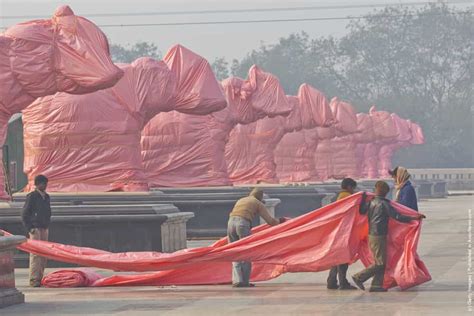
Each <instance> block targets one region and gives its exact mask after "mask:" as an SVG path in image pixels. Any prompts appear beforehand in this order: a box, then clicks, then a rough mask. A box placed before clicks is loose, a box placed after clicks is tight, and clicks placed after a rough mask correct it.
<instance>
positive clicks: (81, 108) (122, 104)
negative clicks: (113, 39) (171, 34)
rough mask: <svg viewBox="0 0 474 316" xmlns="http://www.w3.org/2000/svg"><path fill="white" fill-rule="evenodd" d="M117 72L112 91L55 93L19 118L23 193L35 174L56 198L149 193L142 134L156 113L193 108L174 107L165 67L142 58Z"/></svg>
mask: <svg viewBox="0 0 474 316" xmlns="http://www.w3.org/2000/svg"><path fill="white" fill-rule="evenodd" d="M119 66H120V67H121V68H122V69H123V71H124V73H125V75H124V76H123V77H122V79H121V80H120V81H119V82H118V83H117V84H116V85H115V86H114V87H112V88H109V89H107V90H101V91H97V92H95V93H91V94H87V95H72V94H67V93H57V94H55V95H54V96H49V97H44V98H39V99H37V100H36V101H35V102H34V103H33V104H31V105H30V106H29V107H28V108H27V109H26V110H24V111H23V124H24V142H25V163H24V165H25V168H24V171H25V173H26V174H27V175H28V180H29V187H28V188H27V190H29V189H31V188H32V187H33V186H34V177H35V176H36V175H38V174H44V175H46V176H47V177H48V178H49V180H50V182H49V187H48V189H49V190H50V191H56V192H74V191H87V192H94V191H99V192H100V191H102V192H103V191H147V190H148V184H147V177H146V176H145V174H144V172H143V167H142V160H141V146H140V138H141V131H142V129H143V127H144V126H145V124H146V123H147V122H148V121H149V120H150V119H151V118H152V117H153V116H155V115H156V114H157V113H160V112H163V111H171V110H178V111H179V110H181V107H180V106H182V107H183V108H184V109H185V110H186V111H191V110H192V108H190V107H189V106H188V105H180V106H178V105H177V104H175V102H174V100H175V97H176V77H175V75H174V73H173V72H171V71H170V70H169V69H168V67H167V65H166V64H165V63H164V62H162V61H156V60H154V59H151V58H140V59H137V60H136V61H134V62H133V63H132V64H130V65H126V64H122V65H119ZM196 106H197V107H198V109H197V112H198V113H200V111H201V110H200V109H199V104H196ZM208 108H209V109H211V107H208ZM217 109H220V108H217Z"/></svg>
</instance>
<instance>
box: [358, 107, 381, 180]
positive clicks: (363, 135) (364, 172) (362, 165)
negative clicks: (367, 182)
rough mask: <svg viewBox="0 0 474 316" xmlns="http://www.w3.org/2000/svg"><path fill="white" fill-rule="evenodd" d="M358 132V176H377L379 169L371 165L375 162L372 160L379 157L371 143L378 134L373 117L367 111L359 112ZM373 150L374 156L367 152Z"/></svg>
mask: <svg viewBox="0 0 474 316" xmlns="http://www.w3.org/2000/svg"><path fill="white" fill-rule="evenodd" d="M357 126H358V133H357V134H355V135H354V140H355V142H356V156H355V158H356V162H357V175H358V178H375V177H374V175H376V174H377V170H376V169H374V170H371V169H370V166H373V165H374V164H373V163H372V162H371V161H368V160H371V159H372V160H373V159H377V155H376V154H375V148H371V147H370V146H371V144H372V143H373V142H375V140H376V136H375V131H374V123H373V121H372V117H371V116H370V115H369V114H366V113H357ZM371 149H372V150H373V152H374V154H373V156H371V155H369V154H368V153H367V154H366V153H365V151H366V150H367V151H370V150H371Z"/></svg>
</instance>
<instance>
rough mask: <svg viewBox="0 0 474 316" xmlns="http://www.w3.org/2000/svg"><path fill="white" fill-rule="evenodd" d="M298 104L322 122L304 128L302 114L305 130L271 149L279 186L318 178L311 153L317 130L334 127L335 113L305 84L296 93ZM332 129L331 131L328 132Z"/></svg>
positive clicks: (286, 136)
mask: <svg viewBox="0 0 474 316" xmlns="http://www.w3.org/2000/svg"><path fill="white" fill-rule="evenodd" d="M298 98H299V100H300V103H301V104H302V105H303V104H309V105H311V106H308V108H310V109H312V110H311V112H312V113H319V115H321V117H322V119H319V120H315V123H316V124H307V123H306V124H305V120H307V117H308V116H307V114H305V113H307V112H309V111H302V113H301V118H302V122H303V128H305V129H304V130H301V131H295V132H292V133H288V134H286V135H285V136H284V137H283V138H282V139H281V140H280V142H279V143H278V145H277V146H276V148H275V149H274V160H275V163H276V172H277V177H278V178H279V180H280V182H284V183H286V182H304V181H310V180H314V179H315V178H317V174H316V173H315V166H314V159H313V156H314V155H313V154H314V149H315V148H316V147H317V146H318V141H319V140H318V130H319V128H317V126H320V127H323V126H324V127H329V126H331V125H332V124H334V123H335V122H334V113H333V111H332V109H331V107H330V105H329V103H328V101H327V99H326V97H325V96H324V94H323V93H322V92H320V91H318V90H316V89H315V88H313V87H311V86H309V85H307V84H305V85H303V86H301V87H300V90H299V91H298ZM328 129H331V130H332V128H330V127H329V128H328Z"/></svg>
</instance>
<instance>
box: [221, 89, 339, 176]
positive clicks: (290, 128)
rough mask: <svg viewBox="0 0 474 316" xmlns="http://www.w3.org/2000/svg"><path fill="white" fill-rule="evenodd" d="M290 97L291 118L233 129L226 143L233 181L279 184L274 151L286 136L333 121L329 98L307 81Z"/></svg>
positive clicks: (228, 164) (230, 174)
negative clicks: (296, 94)
mask: <svg viewBox="0 0 474 316" xmlns="http://www.w3.org/2000/svg"><path fill="white" fill-rule="evenodd" d="M288 98H289V100H290V102H291V103H294V107H293V111H292V112H291V114H290V115H289V116H288V117H286V118H282V117H280V118H278V117H276V118H265V119H262V120H259V121H257V122H256V123H252V124H249V125H239V126H237V127H236V128H234V129H233V130H232V133H231V134H230V140H229V142H228V143H227V146H226V161H227V168H228V172H229V177H230V180H231V181H232V183H234V184H244V183H246V184H249V183H252V184H254V183H259V182H263V183H278V182H279V179H278V177H277V173H276V162H275V156H274V150H275V148H276V147H277V145H278V143H279V142H280V141H281V139H282V138H283V137H284V135H285V134H287V133H291V132H294V131H299V130H301V129H312V128H314V127H316V126H324V125H328V124H330V123H331V122H332V119H333V116H332V113H331V109H330V108H329V107H328V104H327V102H326V99H325V98H324V97H322V96H321V94H320V93H317V92H316V90H315V89H313V88H312V87H311V86H309V85H308V84H303V85H301V86H300V88H299V90H298V97H291V96H288ZM319 124H323V125H319ZM282 163H284V162H282Z"/></svg>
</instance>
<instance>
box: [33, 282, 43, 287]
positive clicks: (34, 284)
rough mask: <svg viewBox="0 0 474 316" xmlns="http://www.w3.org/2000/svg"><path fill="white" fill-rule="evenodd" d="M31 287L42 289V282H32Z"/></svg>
mask: <svg viewBox="0 0 474 316" xmlns="http://www.w3.org/2000/svg"><path fill="white" fill-rule="evenodd" d="M30 286H31V287H41V282H31V283H30Z"/></svg>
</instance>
